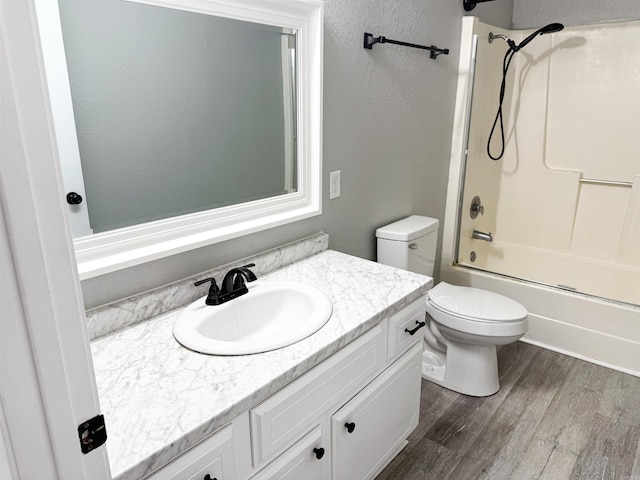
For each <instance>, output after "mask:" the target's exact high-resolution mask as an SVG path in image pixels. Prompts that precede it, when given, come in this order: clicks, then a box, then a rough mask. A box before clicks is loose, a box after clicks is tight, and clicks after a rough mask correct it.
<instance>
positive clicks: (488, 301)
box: [427, 282, 528, 337]
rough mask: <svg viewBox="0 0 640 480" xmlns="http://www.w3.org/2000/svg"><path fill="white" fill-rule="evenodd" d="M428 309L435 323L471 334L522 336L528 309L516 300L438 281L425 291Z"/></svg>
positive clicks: (526, 323)
mask: <svg viewBox="0 0 640 480" xmlns="http://www.w3.org/2000/svg"><path fill="white" fill-rule="evenodd" d="M427 312H428V313H429V315H431V317H432V318H433V319H434V320H435V321H436V322H438V323H440V324H442V325H444V326H445V327H448V328H451V329H453V330H457V331H460V332H464V333H469V334H472V335H483V336H496V337H502V336H512V335H523V334H524V333H525V332H526V330H527V326H528V322H527V317H528V313H527V310H526V309H525V308H524V307H523V306H522V305H520V304H519V303H518V302H516V301H514V300H512V299H510V298H508V297H505V296H504V295H500V294H497V293H494V292H488V291H486V290H480V289H478V288H470V287H460V286H455V285H451V284H448V283H446V282H441V283H439V284H438V285H437V286H436V287H434V288H432V289H431V290H430V291H429V292H428V293H427Z"/></svg>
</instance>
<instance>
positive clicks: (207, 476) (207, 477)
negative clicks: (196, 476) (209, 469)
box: [203, 473, 218, 480]
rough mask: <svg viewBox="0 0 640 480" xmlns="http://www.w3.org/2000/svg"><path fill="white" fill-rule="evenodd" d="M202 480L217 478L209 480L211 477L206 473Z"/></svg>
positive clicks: (216, 479)
mask: <svg viewBox="0 0 640 480" xmlns="http://www.w3.org/2000/svg"><path fill="white" fill-rule="evenodd" d="M203 480H218V478H217V477H213V478H211V475H209V474H208V473H207V474H206V475H205V476H204V479H203Z"/></svg>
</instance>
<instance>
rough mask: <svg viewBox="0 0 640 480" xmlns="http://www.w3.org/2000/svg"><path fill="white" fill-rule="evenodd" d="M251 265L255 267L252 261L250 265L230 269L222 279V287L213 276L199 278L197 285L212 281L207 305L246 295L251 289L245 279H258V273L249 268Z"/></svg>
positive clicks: (206, 301) (250, 280)
mask: <svg viewBox="0 0 640 480" xmlns="http://www.w3.org/2000/svg"><path fill="white" fill-rule="evenodd" d="M249 267H255V264H254V263H250V264H249V265H244V266H242V267H236V268H232V269H231V270H229V271H228V272H227V273H226V275H225V276H224V279H223V280H222V288H219V287H218V284H217V283H216V279H215V278H213V277H212V278H205V279H203V280H199V281H197V282H196V283H194V285H195V286H196V287H197V286H198V285H202V284H203V283H206V282H211V287H209V294H208V295H207V299H206V300H205V303H206V304H207V305H221V304H223V303H225V302H228V301H229V300H233V299H234V298H236V297H239V296H241V295H244V294H245V293H247V292H248V291H249V289H248V288H247V285H246V284H245V281H247V282H253V281H254V280H257V277H256V275H255V274H254V273H253V272H252V271H251V270H249Z"/></svg>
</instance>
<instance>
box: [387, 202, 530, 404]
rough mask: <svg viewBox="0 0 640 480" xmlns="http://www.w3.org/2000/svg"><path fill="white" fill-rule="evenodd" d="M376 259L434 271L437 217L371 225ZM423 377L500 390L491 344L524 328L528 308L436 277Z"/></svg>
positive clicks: (459, 387)
mask: <svg viewBox="0 0 640 480" xmlns="http://www.w3.org/2000/svg"><path fill="white" fill-rule="evenodd" d="M376 237H377V247H378V248H377V252H378V262H379V263H384V264H387V265H391V266H393V267H397V268H402V269H405V270H409V271H413V272H416V273H421V274H423V275H427V276H433V266H434V264H435V253H436V246H437V237H438V220H436V219H433V218H429V217H421V216H418V215H412V216H410V217H407V218H404V219H402V220H399V221H397V222H394V223H392V224H390V225H387V226H385V227H381V228H378V229H377V230H376ZM426 310H427V318H426V322H427V324H426V328H425V329H424V354H423V360H422V377H423V378H424V379H426V380H429V381H432V382H434V383H437V384H438V385H441V386H443V387H446V388H449V389H450V390H454V391H456V392H459V393H464V394H466V395H473V396H478V397H483V396H487V395H492V394H494V393H496V392H497V391H498V390H499V389H500V383H499V380H498V359H497V353H496V347H497V346H498V345H507V344H509V343H513V342H515V341H517V340H518V339H519V338H520V337H522V336H523V335H524V334H525V333H526V332H527V329H528V314H527V310H526V309H525V308H524V307H523V306H522V305H520V304H519V303H518V302H516V301H514V300H512V299H510V298H508V297H505V296H504V295H499V294H497V293H494V292H489V291H486V290H480V289H477V288H471V287H461V286H456V285H450V284H448V283H446V282H441V283H439V284H438V285H436V286H435V287H434V288H432V289H431V290H430V291H429V292H428V294H427V308H426Z"/></svg>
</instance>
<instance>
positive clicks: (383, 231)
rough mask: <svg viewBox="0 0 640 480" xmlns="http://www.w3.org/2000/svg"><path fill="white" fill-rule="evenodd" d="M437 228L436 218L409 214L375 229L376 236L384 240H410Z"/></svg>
mask: <svg viewBox="0 0 640 480" xmlns="http://www.w3.org/2000/svg"><path fill="white" fill-rule="evenodd" d="M436 230H438V219H436V218H430V217H422V216H420V215H411V216H410V217H407V218H403V219H402V220H398V221H397V222H393V223H390V224H389V225H386V226H384V227H380V228H378V229H377V230H376V237H378V238H384V239H386V240H397V241H404V242H407V241H410V240H415V239H416V238H419V237H422V236H423V235H427V234H428V233H431V232H435V231H436Z"/></svg>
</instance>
